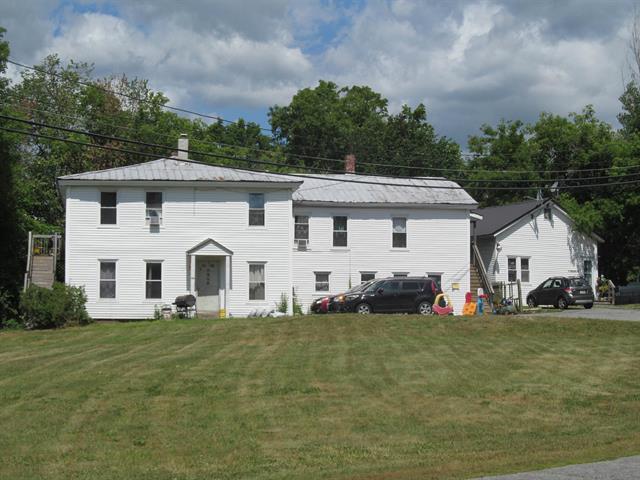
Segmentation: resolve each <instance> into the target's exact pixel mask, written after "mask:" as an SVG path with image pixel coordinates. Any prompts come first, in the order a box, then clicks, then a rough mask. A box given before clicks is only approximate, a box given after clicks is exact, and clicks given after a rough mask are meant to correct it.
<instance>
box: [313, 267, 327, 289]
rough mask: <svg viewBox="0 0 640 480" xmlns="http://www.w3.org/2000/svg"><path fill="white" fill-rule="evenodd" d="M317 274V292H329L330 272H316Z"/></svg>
mask: <svg viewBox="0 0 640 480" xmlns="http://www.w3.org/2000/svg"><path fill="white" fill-rule="evenodd" d="M315 274H316V292H328V291H329V275H330V272H315Z"/></svg>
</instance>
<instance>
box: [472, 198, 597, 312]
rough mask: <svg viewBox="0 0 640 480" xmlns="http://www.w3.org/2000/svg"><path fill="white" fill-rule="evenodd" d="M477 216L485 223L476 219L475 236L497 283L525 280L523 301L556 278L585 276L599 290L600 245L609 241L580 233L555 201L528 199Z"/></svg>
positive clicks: (473, 226) (489, 272)
mask: <svg viewBox="0 0 640 480" xmlns="http://www.w3.org/2000/svg"><path fill="white" fill-rule="evenodd" d="M476 213H477V214H479V217H480V218H481V219H477V220H476V219H473V220H472V232H471V233H472V235H473V238H475V242H476V244H477V246H478V250H479V253H480V257H481V258H482V262H483V264H484V267H485V269H486V272H487V274H488V276H489V279H490V281H491V282H492V283H493V284H498V283H509V282H511V283H513V282H516V281H518V280H520V282H521V285H522V298H523V299H526V298H527V294H528V293H529V292H530V291H531V290H533V289H534V288H536V287H537V286H538V285H540V283H542V282H543V281H544V280H546V279H547V278H549V277H554V276H567V277H571V276H578V275H580V276H584V277H585V278H586V280H587V281H588V282H589V284H590V285H591V286H592V287H593V288H594V289H595V283H596V279H597V276H598V243H599V242H602V241H603V240H602V239H601V238H600V237H599V236H598V235H596V234H590V235H586V234H584V233H581V232H579V231H577V230H576V229H575V228H574V222H573V220H572V219H571V217H570V216H569V214H568V213H567V212H566V211H564V210H563V209H562V208H561V207H560V206H559V205H558V204H557V203H556V202H554V201H553V200H528V201H525V202H520V203H513V204H510V205H503V206H498V207H489V208H483V209H480V210H478V211H477V212H476ZM474 217H475V215H474Z"/></svg>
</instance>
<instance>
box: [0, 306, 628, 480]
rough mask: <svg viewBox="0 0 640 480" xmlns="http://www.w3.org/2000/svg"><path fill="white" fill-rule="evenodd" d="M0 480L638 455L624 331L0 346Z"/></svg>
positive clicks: (537, 329)
mask: <svg viewBox="0 0 640 480" xmlns="http://www.w3.org/2000/svg"><path fill="white" fill-rule="evenodd" d="M0 365H1V368H0V478H7V479H12V480H17V479H26V478H28V479H41V478H46V479H80V478H81V479H92V480H93V479H154V480H155V479H213V478H215V479H225V478H251V479H253V478H258V479H276V478H277V479H285V478H286V479H288V478H358V479H365V478H376V479H411V478H438V479H439V478H468V477H472V476H478V475H481V474H490V473H503V472H510V471H521V470H529V469H534V468H540V467H545V466H552V465H562V464H566V463H575V462H587V461H595V460H602V459H608V458H615V457H619V456H624V455H632V454H638V453H640V375H639V372H640V324H638V323H632V322H628V323H625V322H614V321H604V322H598V321H584V320H570V319H563V320H550V319H545V317H543V316H537V317H532V318H529V319H522V318H513V317H512V318H490V319H478V318H471V319H465V318H452V317H449V318H424V317H417V316H406V315H404V316H402V315H400V316H376V315H373V316H352V315H344V316H313V317H306V318H296V319H289V318H280V319H273V318H270V319H231V320H191V321H189V320H184V321H170V322H164V321H161V322H140V323H127V324H118V323H108V324H104V323H103V324H96V325H92V326H89V327H85V328H69V329H66V330H60V331H49V332H4V333H0Z"/></svg>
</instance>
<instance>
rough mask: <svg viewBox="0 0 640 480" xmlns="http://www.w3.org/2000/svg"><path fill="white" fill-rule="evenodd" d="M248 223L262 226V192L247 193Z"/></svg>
mask: <svg viewBox="0 0 640 480" xmlns="http://www.w3.org/2000/svg"><path fill="white" fill-rule="evenodd" d="M249 225H250V226H264V193H250V194H249Z"/></svg>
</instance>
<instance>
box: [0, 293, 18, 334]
mask: <svg viewBox="0 0 640 480" xmlns="http://www.w3.org/2000/svg"><path fill="white" fill-rule="evenodd" d="M15 307H16V300H15V298H14V297H13V296H12V295H11V293H9V291H8V290H6V289H4V288H0V328H17V327H18V326H20V322H19V321H18V310H16V308H15Z"/></svg>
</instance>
